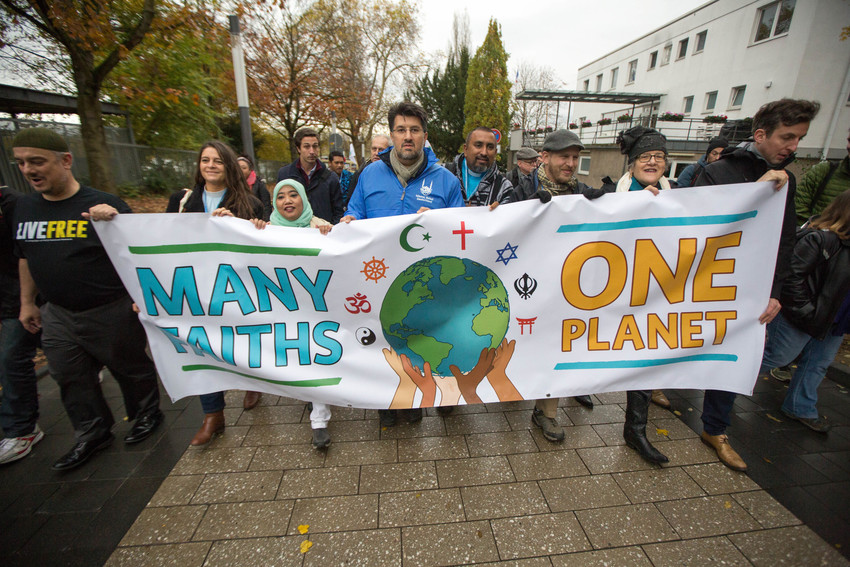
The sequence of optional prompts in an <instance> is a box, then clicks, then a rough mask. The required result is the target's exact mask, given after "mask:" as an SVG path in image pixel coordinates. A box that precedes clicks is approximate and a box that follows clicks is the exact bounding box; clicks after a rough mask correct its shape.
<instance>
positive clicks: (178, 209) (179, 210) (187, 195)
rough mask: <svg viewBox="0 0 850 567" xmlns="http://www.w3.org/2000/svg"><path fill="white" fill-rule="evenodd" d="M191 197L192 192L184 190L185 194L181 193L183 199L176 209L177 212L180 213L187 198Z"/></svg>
mask: <svg viewBox="0 0 850 567" xmlns="http://www.w3.org/2000/svg"><path fill="white" fill-rule="evenodd" d="M191 196H192V190H191V189H186V192H185V193H183V197H182V198H181V199H180V206H179V207H177V212H178V213H182V212H183V209H184V208H185V207H186V202H187V201H188V200H189V197H191Z"/></svg>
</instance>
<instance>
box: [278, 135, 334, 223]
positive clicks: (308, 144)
mask: <svg viewBox="0 0 850 567" xmlns="http://www.w3.org/2000/svg"><path fill="white" fill-rule="evenodd" d="M292 141H293V143H294V144H295V148H296V151H297V152H298V159H297V160H295V161H294V162H292V163H290V164H289V165H284V166H283V167H281V168H280V171H278V172H277V180H278V181H283V180H284V179H294V180H296V181H298V182H299V183H301V184H302V185H303V186H304V188H305V189H306V190H307V199H308V200H309V201H310V206H311V207H312V208H313V215H315V216H317V217H319V218H321V219H324V220H326V221H328V222H331V223H333V224H336V223H338V222H339V219H340V218H342V213H343V212H345V207H344V205H343V203H342V193H341V192H340V190H339V178H337V176H336V175H335V174H334V173H333V172H332V171H330V170H329V169H328V168H327V167H325V165H324V164H323V163H322V162H321V161H320V160H319V134H318V132H316V131H315V130H313V129H311V128H302V129H300V130H298V131H297V132H296V133H295V137H294V138H293V140H292Z"/></svg>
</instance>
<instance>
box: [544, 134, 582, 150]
mask: <svg viewBox="0 0 850 567" xmlns="http://www.w3.org/2000/svg"><path fill="white" fill-rule="evenodd" d="M573 147H577V148H580V149H582V150H583V149H584V144H582V143H581V140H580V139H579V137H578V135H576V134H574V133H573V132H570V131H569V130H563V129H561V130H555V131H554V132H552V133H551V134H549V135H548V136H546V140H544V141H543V151H544V152H559V151H561V150H566V149H567V148H573Z"/></svg>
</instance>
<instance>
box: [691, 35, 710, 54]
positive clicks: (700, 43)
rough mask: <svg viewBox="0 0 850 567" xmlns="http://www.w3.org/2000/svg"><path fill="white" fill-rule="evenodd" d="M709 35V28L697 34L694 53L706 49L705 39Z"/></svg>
mask: <svg viewBox="0 0 850 567" xmlns="http://www.w3.org/2000/svg"><path fill="white" fill-rule="evenodd" d="M707 37H708V30H703V31H701V32H699V33H698V34H697V46H696V48H695V49H694V53H702V50H703V49H705V39H706V38H707Z"/></svg>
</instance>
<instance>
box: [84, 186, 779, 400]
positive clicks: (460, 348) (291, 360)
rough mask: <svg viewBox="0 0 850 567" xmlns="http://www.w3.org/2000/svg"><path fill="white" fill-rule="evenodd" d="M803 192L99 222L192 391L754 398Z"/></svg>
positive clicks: (176, 389) (760, 189) (171, 384)
mask: <svg viewBox="0 0 850 567" xmlns="http://www.w3.org/2000/svg"><path fill="white" fill-rule="evenodd" d="M784 203H785V190H783V191H780V192H776V191H774V190H773V188H772V186H771V185H769V184H765V183H762V184H748V185H733V186H721V187H710V188H695V189H683V190H673V191H663V192H662V193H661V194H660V195H659V196H657V197H653V196H652V195H651V194H649V193H648V192H646V191H640V192H633V193H621V194H609V195H605V196H603V197H602V198H600V199H597V200H595V201H589V200H587V199H585V198H584V197H580V196H566V197H556V198H554V199H553V200H552V201H551V202H550V203H547V204H542V203H540V202H538V201H536V200H535V201H526V202H522V203H515V204H510V205H503V206H500V207H498V208H497V209H496V210H495V211H493V212H490V211H488V210H487V209H486V208H484V207H478V208H460V209H448V210H436V211H428V212H426V213H424V214H419V215H405V216H399V217H390V218H383V219H374V220H360V221H354V222H352V223H351V224H350V225H338V226H335V227H334V228H333V230H332V231H331V233H330V234H329V235H327V236H322V235H321V234H320V233H319V231H318V230H315V229H293V228H280V227H273V226H270V227H268V228H267V229H266V230H262V231H260V230H256V229H255V228H254V227H253V225H251V224H250V223H249V222H247V221H244V220H241V219H234V218H210V217H209V216H207V215H204V214H181V215H173V214H171V215H169V214H158V215H150V214H147V215H119V216H118V217H117V218H116V219H115V220H114V221H112V222H98V223H95V228H96V230H97V232H98V235H99V236H100V238H101V240H102V241H103V243H104V246H106V248H107V251H108V252H109V255H110V258H111V259H112V261H113V263H114V264H115V266H116V268H117V269H118V273H119V274H120V275H121V278H122V279H123V281H124V284H125V285H126V286H127V289H128V290H129V292H130V295H131V296H132V297H133V300H134V301H135V302H136V303H137V304H138V306H139V307H140V308H141V311H142V312H141V315H140V318H141V320H142V322H143V324H144V326H145V329H146V331H147V334H148V339H149V341H150V345H151V349H152V351H153V355H154V359H155V361H156V365H157V368H158V370H159V373H160V376H161V378H162V381H163V383H164V384H165V387H166V389H167V390H168V392H169V394H170V395H171V397H172V398H174V399H178V398H182V397H184V396H188V395H191V394H201V393H206V392H213V391H218V390H225V389H245V390H258V391H263V392H268V393H272V394H279V395H284V396H290V397H294V398H299V399H303V400H314V401H320V402H326V403H330V404H334V405H338V406H351V407H361V408H387V407H393V408H403V407H411V406H412V407H419V406H420V405H422V406H431V405H446V404H463V403H475V402H479V401H483V402H493V401H499V400H502V401H507V400H518V399H537V398H544V397H549V396H551V397H561V396H572V395H578V394H591V393H599V392H607V391H618V390H627V389H650V388H695V389H706V388H712V389H719V390H728V391H733V392H739V393H743V394H749V393H751V392H752V388H753V385H754V384H755V379H756V373H757V371H758V367H759V363H760V361H761V356H762V350H763V346H764V344H763V343H764V327H763V326H762V325H760V324H759V323H758V317H759V315H760V314H761V313H762V311H763V310H764V309H765V307H766V306H767V302H768V298H769V293H770V287H771V281H772V276H773V269H774V263H775V259H776V250H777V246H778V241H779V228H780V225H781V218H782V211H783V208H784Z"/></svg>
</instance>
